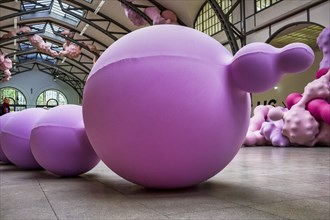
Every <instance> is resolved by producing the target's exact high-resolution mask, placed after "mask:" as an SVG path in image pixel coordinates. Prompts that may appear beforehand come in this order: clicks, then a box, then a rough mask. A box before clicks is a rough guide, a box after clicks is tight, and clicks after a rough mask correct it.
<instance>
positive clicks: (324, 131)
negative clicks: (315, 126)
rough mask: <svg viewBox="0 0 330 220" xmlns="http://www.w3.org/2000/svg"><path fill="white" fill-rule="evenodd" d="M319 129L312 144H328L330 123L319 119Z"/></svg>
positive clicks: (329, 142)
mask: <svg viewBox="0 0 330 220" xmlns="http://www.w3.org/2000/svg"><path fill="white" fill-rule="evenodd" d="M319 130H320V131H319V133H318V134H317V136H316V138H315V140H314V144H319V145H323V146H330V124H327V123H325V122H323V121H321V122H320V126H319Z"/></svg>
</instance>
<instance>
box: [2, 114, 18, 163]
mask: <svg viewBox="0 0 330 220" xmlns="http://www.w3.org/2000/svg"><path fill="white" fill-rule="evenodd" d="M14 114H15V112H9V113H7V114H4V115H2V116H1V117H0V161H3V162H6V163H10V160H9V159H8V158H7V156H6V155H5V153H4V152H3V150H2V146H1V139H2V138H1V136H2V130H3V127H4V126H5V125H6V124H7V121H8V120H9V118H11V117H12V116H13V115H14Z"/></svg>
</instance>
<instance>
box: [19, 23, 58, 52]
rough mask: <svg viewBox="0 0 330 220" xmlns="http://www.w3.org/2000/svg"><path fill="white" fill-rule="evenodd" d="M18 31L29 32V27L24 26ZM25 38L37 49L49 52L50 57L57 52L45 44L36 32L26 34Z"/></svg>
mask: <svg viewBox="0 0 330 220" xmlns="http://www.w3.org/2000/svg"><path fill="white" fill-rule="evenodd" d="M18 32H22V33H31V32H32V31H31V29H30V28H29V27H27V26H24V27H22V28H20V29H19V31H18ZM26 38H27V39H28V40H29V41H30V43H31V45H32V46H33V47H35V48H36V49H37V50H38V51H40V52H43V53H46V54H49V55H50V56H52V57H57V56H58V53H57V52H56V51H55V50H53V49H52V48H51V46H50V45H49V44H47V43H46V42H45V41H44V39H43V38H42V37H41V36H40V35H38V34H33V35H27V36H26Z"/></svg>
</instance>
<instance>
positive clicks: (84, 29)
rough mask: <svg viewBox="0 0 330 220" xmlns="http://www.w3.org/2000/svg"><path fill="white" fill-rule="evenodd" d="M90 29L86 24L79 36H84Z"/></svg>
mask: <svg viewBox="0 0 330 220" xmlns="http://www.w3.org/2000/svg"><path fill="white" fill-rule="evenodd" d="M88 27H89V24H85V27H84V28H83V29H82V30H81V32H80V34H79V35H80V36H82V35H83V34H84V33H85V31H86V30H87V28H88Z"/></svg>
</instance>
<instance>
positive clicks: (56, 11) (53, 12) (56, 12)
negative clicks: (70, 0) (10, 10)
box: [21, 0, 84, 26]
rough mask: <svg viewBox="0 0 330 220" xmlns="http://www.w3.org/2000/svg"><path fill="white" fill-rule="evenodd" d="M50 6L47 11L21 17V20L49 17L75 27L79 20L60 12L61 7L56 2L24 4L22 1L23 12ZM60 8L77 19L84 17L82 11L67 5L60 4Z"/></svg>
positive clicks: (44, 1)
mask: <svg viewBox="0 0 330 220" xmlns="http://www.w3.org/2000/svg"><path fill="white" fill-rule="evenodd" d="M49 5H50V6H51V9H50V10H49V11H38V12H35V13H31V14H27V15H23V16H22V17H21V19H22V20H24V19H31V18H36V17H45V16H51V17H53V18H55V19H58V20H61V21H64V22H66V23H68V24H71V25H75V26H77V25H78V24H79V22H80V19H79V18H76V17H75V16H72V15H69V14H67V13H65V12H63V11H62V9H61V6H60V4H59V2H58V0H37V1H35V2H26V1H24V2H23V4H22V10H23V11H30V10H33V9H40V8H43V7H45V8H46V7H47V6H49ZM62 6H63V8H64V9H69V10H70V12H72V13H74V14H76V15H77V16H79V17H83V16H84V11H83V10H80V9H74V7H73V6H71V5H68V4H66V3H63V2H62Z"/></svg>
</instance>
